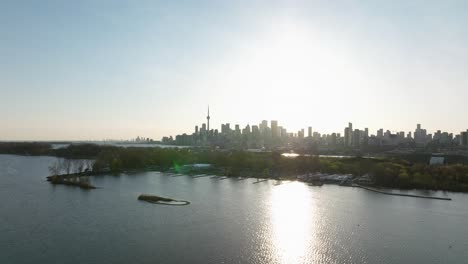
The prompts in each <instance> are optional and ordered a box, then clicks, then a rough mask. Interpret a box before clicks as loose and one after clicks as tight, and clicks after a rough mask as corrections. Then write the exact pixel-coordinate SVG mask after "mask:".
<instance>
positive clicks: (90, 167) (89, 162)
mask: <svg viewBox="0 0 468 264" xmlns="http://www.w3.org/2000/svg"><path fill="white" fill-rule="evenodd" d="M93 166H94V160H86V170H88V171H92V170H93Z"/></svg>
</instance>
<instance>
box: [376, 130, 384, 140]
mask: <svg viewBox="0 0 468 264" xmlns="http://www.w3.org/2000/svg"><path fill="white" fill-rule="evenodd" d="M377 137H378V138H383V128H381V129H379V130H377Z"/></svg>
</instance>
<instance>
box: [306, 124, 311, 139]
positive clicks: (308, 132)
mask: <svg viewBox="0 0 468 264" xmlns="http://www.w3.org/2000/svg"><path fill="white" fill-rule="evenodd" d="M307 137H309V138H310V137H312V127H309V128H308V130H307Z"/></svg>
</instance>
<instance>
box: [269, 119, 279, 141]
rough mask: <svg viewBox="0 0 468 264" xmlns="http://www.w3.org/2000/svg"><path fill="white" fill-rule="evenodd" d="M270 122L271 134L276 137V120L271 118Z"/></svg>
mask: <svg viewBox="0 0 468 264" xmlns="http://www.w3.org/2000/svg"><path fill="white" fill-rule="evenodd" d="M270 124H271V136H272V137H273V138H277V137H278V121H276V120H271V122H270Z"/></svg>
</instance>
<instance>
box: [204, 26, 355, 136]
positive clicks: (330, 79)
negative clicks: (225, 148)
mask: <svg viewBox="0 0 468 264" xmlns="http://www.w3.org/2000/svg"><path fill="white" fill-rule="evenodd" d="M356 61H357V60H353V59H352V57H351V56H350V55H349V52H346V50H344V49H342V48H340V46H339V45H337V44H336V43H333V42H332V41H330V40H329V38H327V37H326V34H322V33H321V32H320V30H318V29H310V28H307V29H306V28H305V27H300V26H299V25H298V24H294V23H285V24H281V25H279V26H276V27H272V28H271V29H269V30H265V31H264V32H263V33H261V34H258V35H257V36H255V37H254V38H253V39H252V41H251V42H249V43H248V45H244V46H242V47H240V48H239V50H238V52H236V53H235V54H231V55H229V56H228V57H227V58H226V59H225V66H224V67H220V68H219V69H217V70H218V71H220V72H221V73H220V75H219V77H218V83H217V84H215V85H216V87H223V91H229V92H231V91H235V92H232V94H229V95H230V96H232V98H233V100H232V102H236V103H237V102H243V103H245V104H249V105H256V106H258V108H256V112H255V113H252V112H251V111H250V112H248V111H249V109H245V111H247V112H245V113H239V112H242V111H244V109H237V110H236V113H237V114H238V115H239V116H249V117H252V115H258V118H267V119H268V118H270V119H277V120H281V121H283V120H284V122H287V123H283V125H284V126H286V127H288V128H292V129H294V130H296V131H297V129H300V128H303V127H304V125H306V124H320V125H321V126H322V128H326V129H329V128H330V124H331V123H333V124H335V123H337V122H336V119H337V118H339V117H341V116H342V114H340V113H342V112H343V111H342V110H343V109H342V107H343V106H344V105H346V104H347V102H348V101H347V100H348V99H349V97H350V96H355V95H352V94H350V88H352V87H356V86H359V84H362V82H360V81H359V76H360V75H359V74H358V73H357V72H356V71H357V69H358V67H356V65H350V63H351V62H353V63H354V62H356ZM211 77H212V76H211ZM209 83H211V84H212V82H211V81H210V82H209ZM324 110H326V111H327V115H322V114H317V113H322V112H323V111H324ZM308 112H310V113H314V114H313V115H307V120H304V114H307V113H308Z"/></svg>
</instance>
